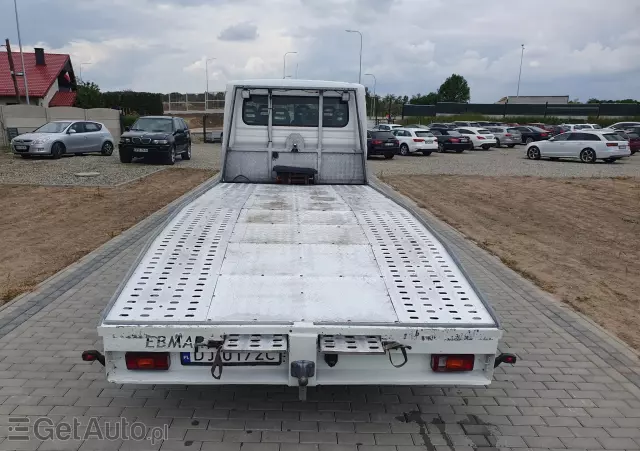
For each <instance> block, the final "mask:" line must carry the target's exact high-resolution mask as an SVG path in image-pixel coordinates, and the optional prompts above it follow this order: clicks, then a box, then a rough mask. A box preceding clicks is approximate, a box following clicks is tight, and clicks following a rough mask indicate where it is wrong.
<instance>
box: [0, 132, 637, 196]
mask: <svg viewBox="0 0 640 451" xmlns="http://www.w3.org/2000/svg"><path fill="white" fill-rule="evenodd" d="M220 151H221V146H220V143H215V144H193V149H192V153H193V156H192V159H191V160H190V161H182V160H181V159H180V158H178V160H177V162H176V164H175V166H163V165H162V164H159V163H155V162H147V161H145V160H142V159H136V160H134V162H133V163H132V164H122V163H120V160H119V158H118V154H117V151H116V152H114V154H113V155H112V156H110V157H103V156H102V155H86V156H72V157H64V158H62V159H60V160H51V159H50V158H44V157H42V158H37V159H35V158H34V159H29V160H24V159H22V158H20V157H18V156H13V155H11V154H8V153H4V152H0V184H21V185H78V186H114V185H118V184H121V183H126V182H130V181H132V180H135V179H138V178H140V177H144V176H147V175H149V174H152V173H154V172H156V171H161V170H164V169H166V168H168V167H174V168H197V169H216V170H219V169H220ZM369 169H370V170H371V171H373V172H374V173H375V174H378V175H382V176H390V175H403V174H452V175H487V176H502V175H506V176H512V175H515V176H535V177H559V178H562V177H629V176H631V177H638V176H640V154H636V155H634V156H633V157H630V158H624V159H622V160H618V161H617V162H615V163H613V164H609V163H604V162H600V161H599V162H597V163H595V164H584V163H580V162H578V161H571V160H561V161H550V160H544V159H543V160H539V161H532V160H528V159H527V158H526V156H525V153H524V146H519V147H516V148H514V149H493V150H486V151H485V150H474V151H465V152H464V153H461V154H457V153H445V154H440V153H437V152H436V153H432V154H431V155H430V156H428V157H424V156H422V155H415V156H413V155H412V156H408V157H402V156H396V157H395V158H394V159H392V160H381V159H378V158H372V159H371V160H369ZM82 172H99V173H100V175H98V176H95V177H79V176H77V175H75V174H77V173H82Z"/></svg>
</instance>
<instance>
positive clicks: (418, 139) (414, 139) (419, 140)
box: [413, 138, 424, 143]
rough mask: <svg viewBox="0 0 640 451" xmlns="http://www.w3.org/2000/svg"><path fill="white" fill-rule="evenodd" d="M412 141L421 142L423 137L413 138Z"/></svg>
mask: <svg viewBox="0 0 640 451" xmlns="http://www.w3.org/2000/svg"><path fill="white" fill-rule="evenodd" d="M413 142H416V143H423V142H424V139H422V138H413Z"/></svg>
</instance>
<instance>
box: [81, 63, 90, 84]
mask: <svg viewBox="0 0 640 451" xmlns="http://www.w3.org/2000/svg"><path fill="white" fill-rule="evenodd" d="M88 64H91V63H80V80H81V81H84V80H83V78H82V66H86V65H88Z"/></svg>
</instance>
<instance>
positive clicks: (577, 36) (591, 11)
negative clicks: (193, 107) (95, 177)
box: [0, 0, 640, 102]
mask: <svg viewBox="0 0 640 451" xmlns="http://www.w3.org/2000/svg"><path fill="white" fill-rule="evenodd" d="M18 6H19V12H20V20H21V25H22V28H21V32H22V40H23V44H24V45H25V48H26V47H31V48H32V47H34V46H43V47H45V48H46V49H47V50H48V51H51V52H61V53H69V54H71V58H72V63H73V64H74V67H75V68H76V72H78V68H79V65H80V63H81V62H85V63H91V64H90V65H83V75H84V78H85V79H88V80H91V81H95V82H96V83H98V84H99V85H100V87H101V88H102V89H103V90H114V89H133V90H141V91H154V92H170V91H181V92H184V91H187V90H188V91H189V92H198V91H199V92H203V91H204V88H205V72H204V65H205V58H214V57H215V58H217V59H216V60H215V61H212V62H210V63H209V88H210V90H211V91H215V90H223V89H224V85H225V83H226V82H227V81H228V80H233V79H242V78H280V77H282V70H283V54H284V52H287V51H296V52H298V53H297V55H289V56H288V57H287V74H288V75H291V76H295V73H296V68H297V72H298V78H314V79H318V78H319V79H328V80H344V81H357V80H358V53H359V46H360V40H359V36H358V35H357V34H354V33H346V32H345V29H357V30H360V31H361V32H362V34H363V36H364V51H363V61H362V67H363V70H362V71H363V73H373V74H375V75H376V77H377V80H378V85H377V91H378V93H395V94H403V95H404V94H406V95H411V94H415V93H418V92H420V93H426V92H429V91H433V90H436V89H437V88H438V86H439V85H440V83H441V82H442V81H443V80H444V79H445V78H446V77H447V76H449V75H451V74H452V73H458V74H461V75H463V76H464V77H466V78H467V80H468V81H469V84H470V86H471V100H472V101H474V102H494V101H497V100H498V99H499V98H500V97H502V96H505V95H515V92H516V84H517V78H518V68H519V64H520V50H521V48H520V45H521V44H524V45H525V48H526V49H525V54H524V65H523V69H522V83H521V88H520V93H521V94H522V95H570V96H571V97H572V98H575V97H577V98H580V99H581V100H583V101H584V100H587V99H588V98H589V97H598V98H607V99H620V98H629V97H633V98H636V99H638V98H640V27H639V26H638V24H640V1H639V0H536V1H524V0H522V1H521V0H518V1H514V0H484V1H482V2H480V1H478V0H269V1H265V0H18ZM0 30H2V31H3V32H4V34H6V35H7V36H6V37H8V38H10V39H11V40H12V42H14V45H15V44H16V43H17V35H16V31H15V22H14V16H13V1H11V0H0ZM4 37H5V36H2V38H4ZM16 47H17V46H16ZM363 82H364V83H365V84H367V85H368V86H370V87H372V85H373V79H372V78H371V77H368V76H367V77H363Z"/></svg>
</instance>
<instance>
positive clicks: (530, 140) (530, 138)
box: [524, 136, 533, 144]
mask: <svg viewBox="0 0 640 451" xmlns="http://www.w3.org/2000/svg"><path fill="white" fill-rule="evenodd" d="M524 142H525V144H531V143H532V142H533V138H532V137H531V136H529V137H528V138H527V139H525V141H524Z"/></svg>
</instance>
